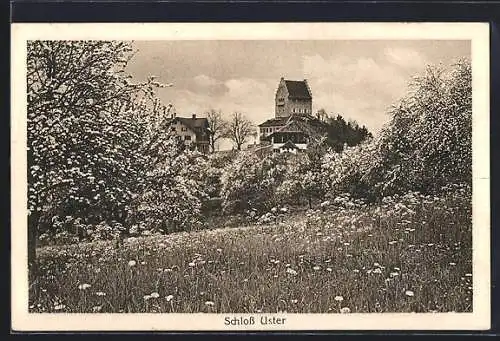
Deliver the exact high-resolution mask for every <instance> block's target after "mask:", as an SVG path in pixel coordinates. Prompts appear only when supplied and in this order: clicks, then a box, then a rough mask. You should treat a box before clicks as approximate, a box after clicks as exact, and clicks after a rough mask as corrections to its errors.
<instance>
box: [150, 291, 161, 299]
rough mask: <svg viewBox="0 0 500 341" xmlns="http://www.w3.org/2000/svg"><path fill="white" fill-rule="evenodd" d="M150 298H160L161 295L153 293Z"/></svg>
mask: <svg viewBox="0 0 500 341" xmlns="http://www.w3.org/2000/svg"><path fill="white" fill-rule="evenodd" d="M150 296H151V298H158V297H160V294H158V293H157V292H152V293H151V295H150Z"/></svg>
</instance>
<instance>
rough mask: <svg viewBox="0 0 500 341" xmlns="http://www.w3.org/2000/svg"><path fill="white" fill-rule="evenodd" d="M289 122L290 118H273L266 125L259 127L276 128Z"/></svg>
mask: <svg viewBox="0 0 500 341" xmlns="http://www.w3.org/2000/svg"><path fill="white" fill-rule="evenodd" d="M287 120H288V117H278V118H271V119H269V120H267V121H265V122H264V123H261V124H259V127H276V126H282V125H284V124H285V123H286V122H287Z"/></svg>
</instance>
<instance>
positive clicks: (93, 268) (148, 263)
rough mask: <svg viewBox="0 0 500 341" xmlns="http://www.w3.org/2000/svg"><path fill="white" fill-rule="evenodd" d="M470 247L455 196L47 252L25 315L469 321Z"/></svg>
mask: <svg viewBox="0 0 500 341" xmlns="http://www.w3.org/2000/svg"><path fill="white" fill-rule="evenodd" d="M471 239H472V233H471V204H470V197H469V195H468V194H466V193H465V191H464V190H459V191H456V192H451V193H449V194H447V195H443V196H442V197H430V196H422V195H419V194H415V193H409V194H408V195H406V196H402V197H393V198H386V199H385V200H384V202H383V203H381V204H380V205H377V206H366V205H355V204H352V203H347V205H344V206H343V207H329V208H328V209H325V210H316V211H309V212H307V214H306V213H304V212H302V213H298V214H295V215H294V214H290V215H289V216H287V218H286V219H285V220H284V221H276V222H275V223H273V224H270V225H254V226H246V227H241V228H232V229H215V230H205V231H199V232H189V233H188V232H182V233H176V234H172V235H167V236H151V237H141V238H131V239H128V240H126V241H125V243H124V245H123V246H122V247H120V248H118V249H117V248H115V247H114V245H113V243H111V242H96V243H85V244H77V245H68V246H57V247H44V248H41V249H39V250H38V257H39V262H40V266H39V271H40V272H39V274H38V275H37V276H35V275H34V274H31V275H30V303H29V304H30V311H31V312H80V313H81V312H103V313H104V312H124V313H134V312H162V313H170V312H183V313H184V312H186V313H188V312H217V313H220V312H226V313H227V312H240V313H244V312H250V313H255V312H290V313H292V312H300V313H338V312H340V311H341V308H349V309H343V310H342V311H343V312H346V311H350V312H449V311H455V312H470V311H472V241H471ZM84 284H87V285H84Z"/></svg>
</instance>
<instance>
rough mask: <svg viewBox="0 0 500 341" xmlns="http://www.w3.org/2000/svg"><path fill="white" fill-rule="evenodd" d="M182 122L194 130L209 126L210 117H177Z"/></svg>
mask: <svg viewBox="0 0 500 341" xmlns="http://www.w3.org/2000/svg"><path fill="white" fill-rule="evenodd" d="M176 119H178V120H179V121H180V122H181V123H182V124H184V125H186V126H188V127H189V128H191V129H192V130H194V131H197V130H198V129H204V128H208V119H207V118H205V117H196V118H191V117H176Z"/></svg>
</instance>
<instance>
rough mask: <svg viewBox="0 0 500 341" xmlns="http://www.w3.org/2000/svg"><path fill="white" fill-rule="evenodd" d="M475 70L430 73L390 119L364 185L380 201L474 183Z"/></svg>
mask: <svg viewBox="0 0 500 341" xmlns="http://www.w3.org/2000/svg"><path fill="white" fill-rule="evenodd" d="M471 78H472V76H471V67H470V62H468V61H466V60H461V61H459V62H458V63H457V64H456V65H454V67H453V68H452V69H451V70H448V71H447V70H444V69H442V68H440V67H428V68H427V71H426V73H425V74H424V75H422V76H420V77H417V78H415V79H414V82H413V83H412V85H411V88H410V91H409V93H408V95H407V96H406V97H404V98H403V99H402V100H401V101H400V102H399V103H398V104H397V105H395V106H394V107H393V108H392V110H391V112H390V114H391V121H390V122H389V123H388V125H387V126H386V127H385V128H384V129H383V131H382V132H381V134H380V138H379V139H378V141H377V147H376V149H377V152H376V153H377V155H376V157H374V158H373V160H374V162H375V161H376V162H377V164H374V165H373V167H372V168H371V169H370V172H368V173H367V174H366V180H367V182H368V183H369V184H371V185H373V186H374V189H375V191H376V192H377V195H379V196H381V195H388V194H391V193H402V192H404V191H406V190H418V191H421V192H432V191H438V190H439V189H440V188H441V187H442V186H444V185H446V184H448V183H456V182H458V183H470V182H471V180H472V143H471V141H472V140H471V139H472V88H471Z"/></svg>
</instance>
